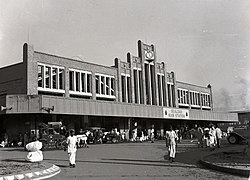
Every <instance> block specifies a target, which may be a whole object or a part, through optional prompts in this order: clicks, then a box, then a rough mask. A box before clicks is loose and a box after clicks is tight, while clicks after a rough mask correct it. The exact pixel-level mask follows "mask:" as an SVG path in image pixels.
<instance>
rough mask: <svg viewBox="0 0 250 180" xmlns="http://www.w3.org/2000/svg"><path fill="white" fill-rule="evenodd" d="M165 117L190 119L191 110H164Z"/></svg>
mask: <svg viewBox="0 0 250 180" xmlns="http://www.w3.org/2000/svg"><path fill="white" fill-rule="evenodd" d="M163 117H164V118H167V119H189V110H186V109H172V108H163Z"/></svg>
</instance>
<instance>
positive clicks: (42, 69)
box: [38, 65, 44, 88]
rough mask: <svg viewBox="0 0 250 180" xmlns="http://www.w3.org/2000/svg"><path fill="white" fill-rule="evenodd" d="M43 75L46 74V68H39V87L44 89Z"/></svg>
mask: <svg viewBox="0 0 250 180" xmlns="http://www.w3.org/2000/svg"><path fill="white" fill-rule="evenodd" d="M43 73H44V66H41V65H39V66H38V87H42V88H43V87H44V84H43Z"/></svg>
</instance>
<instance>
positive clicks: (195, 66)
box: [0, 0, 250, 110]
mask: <svg viewBox="0 0 250 180" xmlns="http://www.w3.org/2000/svg"><path fill="white" fill-rule="evenodd" d="M138 40H142V41H143V42H144V43H148V44H154V45H155V46H156V51H157V58H158V59H157V61H158V62H161V61H164V62H165V63H166V65H167V70H168V71H169V72H170V71H174V72H175V73H176V75H177V80H178V81H183V82H187V83H191V84H196V85H201V86H207V85H208V84H209V83H210V84H211V85H212V88H213V95H214V101H215V102H214V103H215V107H216V108H217V109H218V110H223V109H227V110H242V109H244V108H246V109H250V1H249V0H102V1H97V0H88V1H87V0H74V1H73V0H72V1H69V0H36V1H34V0H19V1H17V0H0V67H2V66H7V65H10V64H13V63H17V62H21V61H22V45H23V43H25V42H28V43H29V44H31V45H33V46H34V49H35V50H36V51H41V52H46V53H51V54H54V55H59V56H65V57H69V58H76V59H79V60H84V61H88V62H93V63H97V64H103V65H107V66H111V65H113V64H114V58H116V57H118V58H121V59H122V60H124V61H126V54H127V52H131V53H132V54H133V55H137V41H138Z"/></svg>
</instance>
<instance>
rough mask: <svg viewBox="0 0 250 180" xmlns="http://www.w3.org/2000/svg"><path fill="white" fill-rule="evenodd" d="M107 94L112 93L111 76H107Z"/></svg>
mask: <svg viewBox="0 0 250 180" xmlns="http://www.w3.org/2000/svg"><path fill="white" fill-rule="evenodd" d="M106 94H107V95H110V77H106Z"/></svg>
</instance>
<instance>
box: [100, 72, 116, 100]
mask: <svg viewBox="0 0 250 180" xmlns="http://www.w3.org/2000/svg"><path fill="white" fill-rule="evenodd" d="M95 80H96V84H95V85H96V97H98V98H113V99H114V98H115V91H114V87H115V78H114V76H110V75H104V74H98V73H97V74H96V75H95Z"/></svg>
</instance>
